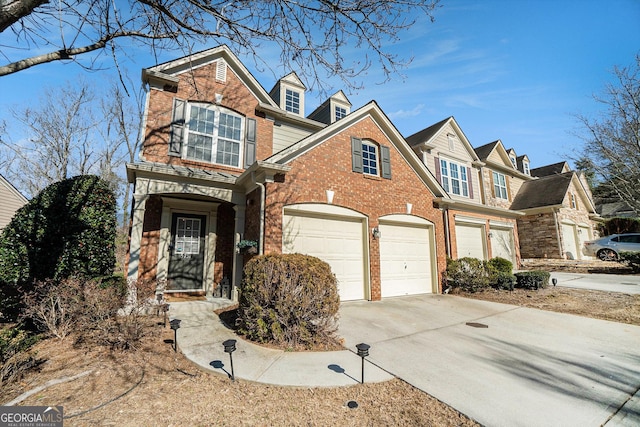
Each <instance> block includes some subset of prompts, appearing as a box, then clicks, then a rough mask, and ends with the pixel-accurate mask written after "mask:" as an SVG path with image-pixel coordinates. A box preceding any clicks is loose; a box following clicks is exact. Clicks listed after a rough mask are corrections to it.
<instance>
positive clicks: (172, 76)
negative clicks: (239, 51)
mask: <svg viewBox="0 0 640 427" xmlns="http://www.w3.org/2000/svg"><path fill="white" fill-rule="evenodd" d="M221 58H222V59H224V60H225V62H226V63H227V66H229V67H231V69H232V70H233V72H235V73H236V74H237V75H238V77H239V78H240V80H242V81H243V82H244V84H245V85H246V86H247V88H248V89H249V90H250V91H251V92H252V93H253V94H254V95H255V97H256V98H257V99H258V100H259V102H261V103H265V104H270V105H271V106H273V107H278V105H277V104H276V102H275V101H274V100H273V99H272V98H271V96H269V94H268V93H267V91H266V90H265V89H264V88H263V87H262V85H261V84H260V83H259V82H258V80H256V78H255V77H253V75H252V74H251V72H250V71H249V70H248V69H247V67H245V66H244V65H243V64H242V62H240V60H239V59H238V57H237V56H236V55H235V54H234V53H233V52H232V51H231V50H230V49H229V48H228V47H227V45H220V46H217V47H214V48H211V49H206V50H203V51H200V52H196V53H193V54H191V55H187V56H184V57H182V58H178V59H174V60H172V61H167V62H164V63H162V64H158V65H155V66H153V67H149V68H143V69H142V81H143V82H145V83H147V82H150V81H158V82H160V83H165V84H173V85H176V84H177V83H178V77H177V76H178V75H180V74H182V73H185V72H189V71H192V70H195V69H197V68H200V67H202V66H205V65H208V64H211V63H213V62H215V61H217V60H219V59H221ZM296 78H297V77H296Z"/></svg>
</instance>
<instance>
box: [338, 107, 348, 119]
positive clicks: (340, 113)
mask: <svg viewBox="0 0 640 427" xmlns="http://www.w3.org/2000/svg"><path fill="white" fill-rule="evenodd" d="M346 115H347V109H346V108H344V107H341V106H339V105H336V121H338V120H340V119H341V118H343V117H344V116H346Z"/></svg>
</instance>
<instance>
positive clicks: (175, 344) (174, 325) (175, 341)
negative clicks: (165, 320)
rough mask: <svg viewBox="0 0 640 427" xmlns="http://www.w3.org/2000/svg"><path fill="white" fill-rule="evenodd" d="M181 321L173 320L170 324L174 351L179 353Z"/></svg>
mask: <svg viewBox="0 0 640 427" xmlns="http://www.w3.org/2000/svg"><path fill="white" fill-rule="evenodd" d="M180 322H182V320H180V319H173V320H172V321H171V322H169V325H170V326H171V329H173V351H178V329H180Z"/></svg>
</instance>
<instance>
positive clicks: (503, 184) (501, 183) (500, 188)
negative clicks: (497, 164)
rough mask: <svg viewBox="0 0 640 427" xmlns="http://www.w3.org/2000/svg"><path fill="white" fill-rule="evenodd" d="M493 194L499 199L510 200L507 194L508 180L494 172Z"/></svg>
mask: <svg viewBox="0 0 640 427" xmlns="http://www.w3.org/2000/svg"><path fill="white" fill-rule="evenodd" d="M493 192H494V193H495V196H496V197H497V198H499V199H505V200H509V196H508V194H509V193H508V192H507V179H506V178H505V176H504V175H503V174H501V173H498V172H493Z"/></svg>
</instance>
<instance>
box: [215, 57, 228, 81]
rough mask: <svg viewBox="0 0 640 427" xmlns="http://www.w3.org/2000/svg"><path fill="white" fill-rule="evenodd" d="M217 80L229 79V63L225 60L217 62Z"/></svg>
mask: <svg viewBox="0 0 640 427" xmlns="http://www.w3.org/2000/svg"><path fill="white" fill-rule="evenodd" d="M216 80H218V81H220V82H226V81H227V63H226V62H224V60H222V59H220V60H218V62H217V64H216Z"/></svg>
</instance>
